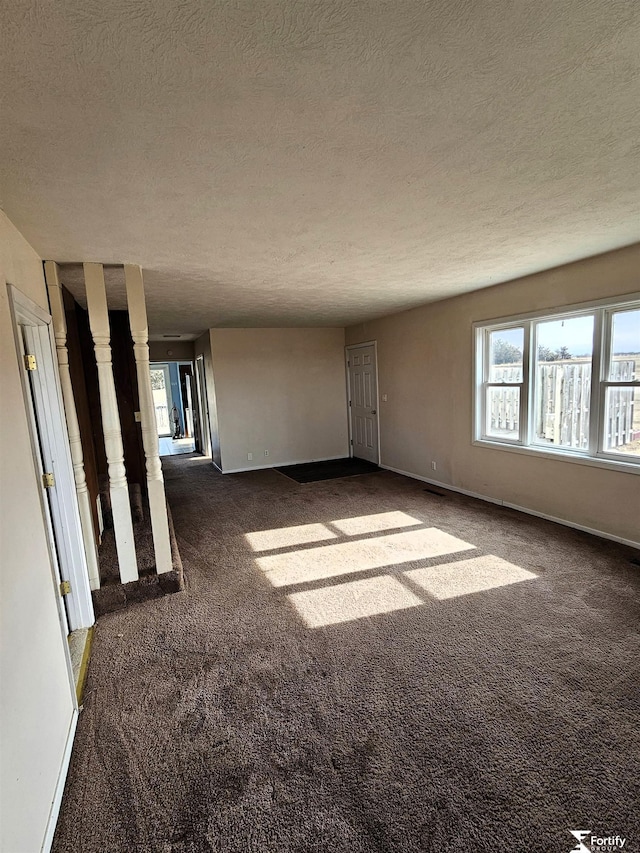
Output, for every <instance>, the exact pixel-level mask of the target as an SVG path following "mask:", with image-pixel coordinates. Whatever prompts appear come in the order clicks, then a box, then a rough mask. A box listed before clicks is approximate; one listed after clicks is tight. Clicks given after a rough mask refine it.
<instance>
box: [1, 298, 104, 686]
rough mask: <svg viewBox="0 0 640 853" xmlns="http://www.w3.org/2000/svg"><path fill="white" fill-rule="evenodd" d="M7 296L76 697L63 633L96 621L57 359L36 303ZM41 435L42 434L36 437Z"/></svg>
mask: <svg viewBox="0 0 640 853" xmlns="http://www.w3.org/2000/svg"><path fill="white" fill-rule="evenodd" d="M7 290H8V294H9V305H10V309H11V317H12V325H13V334H14V340H15V345H16V356H17V359H18V364H19V368H20V383H21V386H22V394H23V398H24V405H25V411H26V414H27V420H28V423H29V438H30V443H31V452H32V454H33V462H34V469H35V473H36V476H37V477H38V478H39V479H38V494H39V497H40V506H41V511H42V517H43V521H44V524H45V529H46V531H47V545H48V548H49V558H50V565H51V577H52V582H53V584H54V593H55V597H56V602H57V606H58V615H59V619H60V627H61V630H62V632H63V634H64V647H65V651H66V655H67V668H68V670H69V677H70V684H71V688H72V693H73V695H74V697H75V685H74V679H73V671H72V668H71V658H70V656H69V653H68V648H67V632H66V630H65V627H66V626H67V624H68V628H69V630H70V631H75V630H77V629H78V628H90V627H91V626H92V625H93V624H94V623H95V616H94V612H93V600H92V598H91V588H90V586H89V572H88V570H87V558H86V553H85V550H84V547H85V546H84V539H83V536H82V526H81V523H80V511H79V509H78V496H77V492H76V486H75V476H74V472H73V464H72V461H71V450H70V447H69V436H68V433H67V422H66V418H65V415H64V404H63V401H62V389H61V387H60V379H59V376H58V363H57V358H56V356H55V352H56V348H55V339H54V336H53V326H52V322H51V316H50V315H49V314H47V313H46V311H44V309H42V308H41V307H40V306H39V305H37V303H35V302H33V301H32V300H31V299H29V297H28V296H25V294H24V293H22V292H21V291H20V290H18V289H17V288H15V287H14V286H13V285H7ZM21 326H24V327H25V331H26V329H28V333H27V336H28V338H29V341H28V343H29V348H30V349H31V347H33V350H34V352H33V354H34V355H35V356H36V360H37V363H38V369H37V370H35V371H34V372H33V382H34V390H33V393H32V390H31V384H30V380H29V377H28V376H27V371H26V369H25V367H24V360H23V341H22V334H21V330H20V327H21ZM36 410H37V414H36ZM36 418H37V419H36ZM39 433H41V436H40V437H39ZM40 442H42V446H43V452H44V454H45V456H47V457H50V458H51V459H52V460H53V468H54V471H53V473H54V475H55V487H54V488H52V489H51V490H50V492H49V497H50V504H49V500H47V497H46V495H45V490H44V488H43V486H42V480H41V479H40V478H41V476H42V474H43V473H44V471H43V468H42V455H41V449H40ZM50 505H51V509H50ZM58 576H59V578H60V580H62V581H68V582H69V583H70V585H71V592H70V593H69V594H68V595H67V596H66V608H65V602H64V601H63V598H62V595H61V594H60V587H59V581H58Z"/></svg>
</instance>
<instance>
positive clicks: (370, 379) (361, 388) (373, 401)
mask: <svg viewBox="0 0 640 853" xmlns="http://www.w3.org/2000/svg"><path fill="white" fill-rule="evenodd" d="M347 372H348V375H349V417H350V424H351V452H352V456H357V457H358V459H367V460H368V461H369V462H375V464H376V465H377V464H378V462H379V461H380V455H379V450H378V376H377V365H376V345H375V343H371V344H365V345H364V346H358V347H348V348H347Z"/></svg>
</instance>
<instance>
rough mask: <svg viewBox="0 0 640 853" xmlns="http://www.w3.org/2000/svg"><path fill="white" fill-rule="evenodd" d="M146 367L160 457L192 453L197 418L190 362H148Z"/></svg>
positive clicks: (194, 444)
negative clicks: (149, 377)
mask: <svg viewBox="0 0 640 853" xmlns="http://www.w3.org/2000/svg"><path fill="white" fill-rule="evenodd" d="M149 369H150V373H151V389H152V392H153V404H154V407H155V411H156V424H157V427H158V443H159V449H160V456H175V455H176V454H180V453H193V451H194V450H195V449H196V441H195V422H196V420H197V415H196V414H195V413H194V404H195V403H196V399H195V398H196V394H195V386H194V376H193V362H191V361H167V362H152V363H151V365H150V367H149Z"/></svg>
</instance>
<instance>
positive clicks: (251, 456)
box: [247, 453, 253, 462]
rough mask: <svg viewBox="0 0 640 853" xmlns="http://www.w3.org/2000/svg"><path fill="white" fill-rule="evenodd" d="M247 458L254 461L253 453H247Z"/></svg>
mask: <svg viewBox="0 0 640 853" xmlns="http://www.w3.org/2000/svg"><path fill="white" fill-rule="evenodd" d="M247 459H248V460H249V462H253V453H247Z"/></svg>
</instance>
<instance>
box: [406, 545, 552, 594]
mask: <svg viewBox="0 0 640 853" xmlns="http://www.w3.org/2000/svg"><path fill="white" fill-rule="evenodd" d="M404 575H405V577H406V578H408V579H409V580H410V581H412V582H413V583H414V584H416V586H419V587H421V588H422V589H424V590H425V592H428V593H429V595H432V596H434V598H437V599H440V600H444V599H447V598H457V597H458V596H460V595H470V594H471V593H473V592H483V591H485V590H488V589H496V588H497V587H500V586H509V585H510V584H514V583H520V582H521V581H528V580H533V579H534V578H536V577H537V575H534V574H533V572H528V571H527V570H526V569H522V568H520V566H516V565H514V564H513V563H508V562H507V561H506V560H502V559H501V558H500V557H495V556H494V555H493V554H489V555H487V556H485V557H473V558H472V559H470V560H460V561H459V562H457V563H444V564H443V565H439V566H427V567H425V568H422V569H412V570H411V571H408V572H404Z"/></svg>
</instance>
